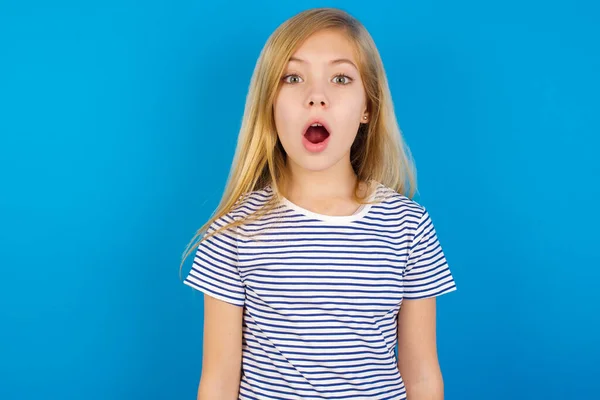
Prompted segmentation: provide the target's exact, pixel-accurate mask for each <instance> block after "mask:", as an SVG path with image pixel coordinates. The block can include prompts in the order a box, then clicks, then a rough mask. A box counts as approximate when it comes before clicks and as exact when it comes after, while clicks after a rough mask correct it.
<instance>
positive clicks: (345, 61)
mask: <svg viewBox="0 0 600 400" xmlns="http://www.w3.org/2000/svg"><path fill="white" fill-rule="evenodd" d="M292 61H296V62H300V63H305V64H306V63H307V61H306V60H303V59H301V58H298V57H291V58H290V60H289V62H292ZM337 64H350V65H352V66H353V67H354V68H355V69H356V70H357V71H358V67H357V66H356V64H354V63H353V62H352V61H351V60H349V59H348V58H336V59H335V60H331V61H330V62H329V65H337Z"/></svg>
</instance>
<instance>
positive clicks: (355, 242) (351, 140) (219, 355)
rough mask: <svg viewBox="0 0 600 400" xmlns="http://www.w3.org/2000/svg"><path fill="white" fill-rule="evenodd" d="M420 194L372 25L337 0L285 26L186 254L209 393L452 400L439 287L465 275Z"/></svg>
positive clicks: (213, 399) (215, 399)
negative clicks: (211, 207)
mask: <svg viewBox="0 0 600 400" xmlns="http://www.w3.org/2000/svg"><path fill="white" fill-rule="evenodd" d="M406 191H408V192H409V193H408V194H404V192H406ZM414 192H415V173H414V169H413V165H412V163H411V161H410V158H409V151H408V150H407V148H405V145H404V142H403V140H402V136H401V132H400V130H399V128H398V125H397V122H396V117H395V115H394V108H393V104H392V98H391V95H390V93H389V89H388V84H387V80H386V76H385V72H384V68H383V65H382V62H381V59H380V56H379V53H378V51H377V49H376V47H375V44H374V43H373V40H372V38H371V37H370V35H369V34H368V32H367V31H366V29H365V28H364V27H363V26H362V25H361V24H360V23H359V22H358V21H357V20H356V19H354V18H353V17H351V16H350V15H349V14H347V13H345V12H343V11H341V10H338V9H331V8H320V9H311V10H307V11H304V12H302V13H300V14H298V15H296V16H294V17H293V18H291V19H289V20H288V21H286V22H285V23H283V24H282V25H281V26H280V27H278V29H277V30H276V31H275V32H274V33H273V34H272V36H271V37H270V38H269V39H268V42H267V43H266V45H265V47H264V49H263V51H262V53H261V54H260V58H259V60H258V63H257V66H256V69H255V71H254V75H253V77H252V82H251V86H250V90H249V94H248V98H247V105H246V109H245V114H244V119H243V123H242V127H241V131H240V137H239V142H238V148H237V150H236V155H235V160H234V163H233V166H232V170H231V174H230V177H229V181H228V185H227V188H226V190H225V193H224V196H223V199H222V202H221V204H220V206H219V207H218V209H217V211H216V213H215V215H213V217H212V218H211V219H210V220H209V221H208V222H207V223H206V224H205V225H204V226H203V227H202V228H201V229H200V230H199V232H198V234H197V236H195V237H194V238H196V237H200V236H202V240H201V241H200V242H199V243H198V244H190V246H189V247H188V248H187V249H186V250H187V253H186V254H184V260H185V258H186V257H187V255H189V254H191V252H192V251H193V250H194V249H195V250H196V252H195V257H194V263H193V266H192V269H191V271H190V273H189V275H188V276H187V277H186V278H185V281H184V282H185V284H187V285H189V286H191V287H193V288H195V289H197V290H199V291H201V292H202V293H204V345H203V351H204V353H203V354H204V355H203V361H202V376H201V379H200V385H199V389H198V398H199V399H202V400H224V399H260V400H266V399H306V400H308V399H406V398H408V399H409V400H420V399H428V400H431V399H442V398H443V380H442V374H441V372H440V367H439V363H438V358H437V350H436V317H435V315H436V304H435V298H436V296H439V295H441V294H444V293H448V292H450V291H453V290H456V286H455V284H454V280H453V277H452V275H451V273H450V270H449V268H448V265H447V262H446V259H445V256H444V253H443V251H442V248H441V246H440V243H439V242H438V239H437V237H436V232H435V229H434V226H433V224H432V220H431V219H430V216H429V214H428V212H427V211H426V209H425V208H424V207H423V206H421V205H419V204H417V203H416V202H415V201H414V200H412V196H413V195H414ZM396 346H397V354H396Z"/></svg>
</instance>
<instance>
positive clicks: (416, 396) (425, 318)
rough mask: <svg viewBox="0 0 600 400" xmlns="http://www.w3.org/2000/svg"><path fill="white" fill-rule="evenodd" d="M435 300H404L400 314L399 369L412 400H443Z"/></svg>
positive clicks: (409, 399) (408, 395) (408, 396)
mask: <svg viewBox="0 0 600 400" xmlns="http://www.w3.org/2000/svg"><path fill="white" fill-rule="evenodd" d="M435 301H436V300H435V297H432V298H427V299H420V300H407V299H404V301H403V302H402V306H401V308H400V313H399V315H398V369H399V370H400V375H402V378H403V380H404V385H405V386H406V395H407V398H408V400H443V399H444V383H443V379H442V373H441V370H440V366H439V362H438V356H437V346H436V332H435V331H436V321H435V317H436V307H435V306H436V304H435Z"/></svg>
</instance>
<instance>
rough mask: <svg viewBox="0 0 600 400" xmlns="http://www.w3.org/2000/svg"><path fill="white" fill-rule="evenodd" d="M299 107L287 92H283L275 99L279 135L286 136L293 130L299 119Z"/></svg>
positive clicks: (275, 115) (274, 109)
mask: <svg viewBox="0 0 600 400" xmlns="http://www.w3.org/2000/svg"><path fill="white" fill-rule="evenodd" d="M298 108H299V107H298V106H297V105H296V104H295V101H294V99H293V98H291V96H290V94H289V93H287V92H281V93H280V94H279V95H278V96H277V98H276V99H275V104H274V106H273V112H274V117H275V125H276V128H277V132H278V134H280V135H281V134H286V133H287V132H288V131H290V130H291V129H293V127H294V124H295V122H296V121H297V119H298V114H299V110H298Z"/></svg>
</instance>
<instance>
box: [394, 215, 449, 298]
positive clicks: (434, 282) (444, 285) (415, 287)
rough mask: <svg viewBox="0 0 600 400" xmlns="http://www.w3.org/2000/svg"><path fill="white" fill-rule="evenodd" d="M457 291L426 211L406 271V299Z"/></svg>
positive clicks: (412, 244)
mask: <svg viewBox="0 0 600 400" xmlns="http://www.w3.org/2000/svg"><path fill="white" fill-rule="evenodd" d="M454 290H456V284H455V282H454V278H453V276H452V273H451V272H450V268H449V266H448V263H447V260H446V257H445V255H444V251H443V249H442V246H441V245H440V242H439V240H438V237H437V234H436V231H435V227H434V226H433V222H432V220H431V217H430V216H429V213H428V212H427V210H426V209H423V213H422V215H421V217H420V218H419V222H418V225H417V228H416V229H415V233H414V236H413V241H412V243H411V245H410V248H409V253H408V259H407V262H406V267H405V270H404V298H405V299H407V300H414V299H423V298H428V297H436V296H440V295H442V294H445V293H449V292H452V291H454Z"/></svg>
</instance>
